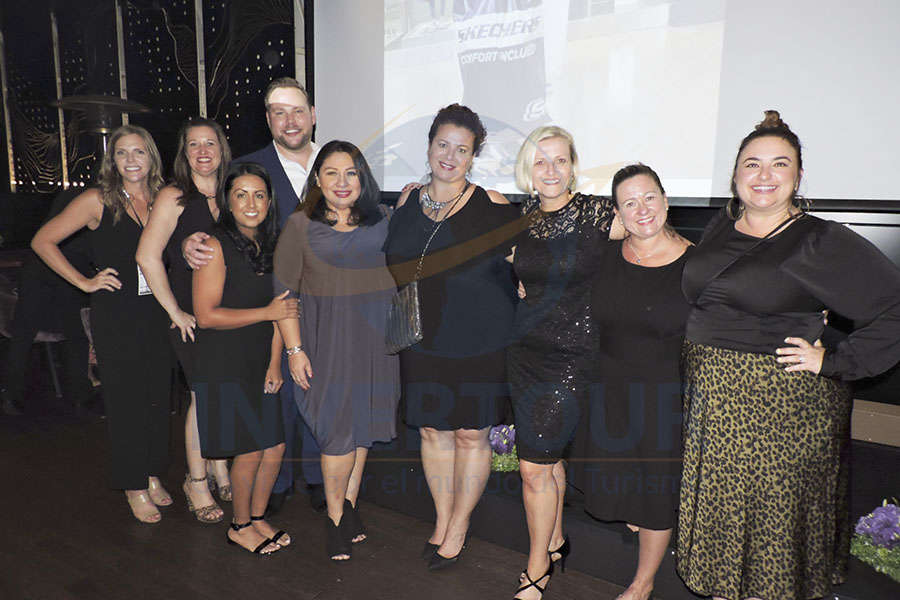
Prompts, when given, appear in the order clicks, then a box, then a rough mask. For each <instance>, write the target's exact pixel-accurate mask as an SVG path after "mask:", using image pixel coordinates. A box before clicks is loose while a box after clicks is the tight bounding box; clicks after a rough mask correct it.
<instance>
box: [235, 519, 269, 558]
mask: <svg viewBox="0 0 900 600" xmlns="http://www.w3.org/2000/svg"><path fill="white" fill-rule="evenodd" d="M229 527H231V528H232V529H234V530H235V531H240V530H241V529H245V528H247V527H250V521H247V522H246V523H240V524H238V523H234V522H232V523H230V524H229ZM225 541H227V542H228V543H229V544H230V545H232V546H237V547H238V548H240V549H241V550H246V551H247V552H252V553H253V554H258V555H259V556H268V555H269V554H274V553H276V552H278V551H279V550H281V546H279V545H278V544H275V543H274V542H272V540H270V539H269V538H266V539H264V540H263V541H262V542H260V543H259V546H257V547H256V548H254V549H253V550H250V549H249V548H245V547H244V546H242V545H241V544H239V543H237V542H236V541H234V540H233V539H231V538H230V537H229V536H228V532H227V531H226V532H225ZM270 544H273V545H274V546H275V550H270V551H269V552H263V550H264V549H265V548H266V547H267V546H269V545H270Z"/></svg>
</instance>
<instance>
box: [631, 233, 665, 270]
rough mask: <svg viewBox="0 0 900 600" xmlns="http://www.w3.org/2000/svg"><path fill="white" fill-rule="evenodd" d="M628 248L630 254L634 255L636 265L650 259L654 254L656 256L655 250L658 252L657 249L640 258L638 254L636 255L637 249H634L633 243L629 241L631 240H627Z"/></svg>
mask: <svg viewBox="0 0 900 600" xmlns="http://www.w3.org/2000/svg"><path fill="white" fill-rule="evenodd" d="M628 247H629V248H631V253H632V254H634V259H635V260H636V261H637V264H641V263H643V261H644V259H645V258H650V257H651V256H653V255H654V254H656V251H657V250H659V248H656V249H654V250H652V251H651V252H650V253H648V254H645V255H644V256H641V255H640V254H638V251H637V248H635V247H634V243H633V242H632V241H631V238H628Z"/></svg>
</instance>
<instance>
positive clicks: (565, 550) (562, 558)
mask: <svg viewBox="0 0 900 600" xmlns="http://www.w3.org/2000/svg"><path fill="white" fill-rule="evenodd" d="M571 551H572V546H571V545H570V544H569V536H566V537H565V539H564V540H563V543H562V544H560V546H559V548H557V549H556V550H550V551H549V552H548V553H547V554H549V555H550V562H551V563H557V562H558V563H559V572H560V573H565V572H566V559H567V558H568V557H569V553H570V552H571ZM554 554H559V558H553V555H554Z"/></svg>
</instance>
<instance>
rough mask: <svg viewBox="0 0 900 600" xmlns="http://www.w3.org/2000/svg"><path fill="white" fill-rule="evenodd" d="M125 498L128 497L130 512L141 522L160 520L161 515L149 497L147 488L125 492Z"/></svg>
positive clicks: (156, 521) (157, 521)
mask: <svg viewBox="0 0 900 600" xmlns="http://www.w3.org/2000/svg"><path fill="white" fill-rule="evenodd" d="M125 498H127V499H128V506H130V507H131V514H133V515H134V518H135V519H137V520H138V521H140V522H141V523H150V524H152V523H159V522H160V521H161V520H162V515H161V514H160V513H159V509H157V508H156V504H154V503H153V500H151V499H150V494H149V492H148V491H147V490H141V491H140V492H138V493H137V494H129V493H128V492H125ZM151 507H152V509H151Z"/></svg>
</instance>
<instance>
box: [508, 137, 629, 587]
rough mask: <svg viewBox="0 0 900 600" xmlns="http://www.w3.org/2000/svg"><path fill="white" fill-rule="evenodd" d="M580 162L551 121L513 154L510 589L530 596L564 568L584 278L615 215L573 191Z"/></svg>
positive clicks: (585, 337)
mask: <svg viewBox="0 0 900 600" xmlns="http://www.w3.org/2000/svg"><path fill="white" fill-rule="evenodd" d="M577 164H578V154H577V153H576V151H575V143H574V140H573V139H572V135H571V134H570V133H569V132H567V131H566V130H565V129H562V128H561V127H556V126H544V127H539V128H537V129H535V130H534V131H532V132H531V133H530V134H529V135H528V138H527V139H526V140H525V142H524V143H523V144H522V147H521V149H520V150H519V155H518V158H517V160H516V185H518V187H519V189H521V190H522V191H524V192H527V193H529V194H530V196H529V197H528V198H527V199H526V200H525V202H524V203H523V206H522V212H523V214H524V215H525V216H526V218H527V219H528V229H527V231H526V232H525V233H523V235H522V236H521V237H520V239H519V243H518V245H517V247H516V249H515V258H514V261H513V267H514V269H515V272H516V275H517V276H518V278H519V281H520V282H521V284H522V285H523V286H524V290H525V292H526V295H525V297H524V299H523V301H522V302H521V303H520V304H519V306H518V308H517V310H516V320H515V328H514V342H513V343H512V345H511V346H510V348H509V351H508V353H507V368H508V373H509V384H510V390H511V394H512V404H513V413H514V415H515V423H516V444H517V446H518V454H519V468H520V472H521V475H522V483H523V486H522V499H523V501H524V503H525V514H526V517H527V520H528V535H529V538H530V541H531V546H530V550H529V555H528V565H527V567H526V568H525V570H524V571H523V572H522V575H521V576H520V578H519V583H520V587H519V589H518V590H517V592H516V596H515V597H516V598H521V599H529V600H531V599H534V598H541V597H543V593H544V590H545V589H546V587H547V584H548V583H549V581H550V576H551V575H552V574H553V565H554V562H556V561H561V563H560V566H561V567H563V568H565V559H566V556H567V555H568V554H569V548H570V546H569V540H568V538H567V537H565V536H564V534H563V526H562V510H563V498H564V496H565V489H566V473H565V467H564V464H563V459H564V458H565V457H566V456H567V453H568V447H569V445H570V443H571V441H572V439H573V436H574V435H575V428H576V425H577V424H578V421H579V413H580V406H581V404H582V403H583V401H584V397H585V395H586V393H587V385H588V381H589V380H588V377H589V375H588V374H589V373H590V372H591V370H592V364H591V356H592V355H593V353H592V341H593V340H592V336H593V335H595V334H596V332H595V331H594V328H593V326H592V324H591V323H592V321H591V317H592V315H591V310H590V308H591V307H590V302H591V279H592V275H593V271H594V265H595V263H596V260H597V255H598V252H600V251H601V250H602V248H603V245H605V244H606V240H607V239H608V238H609V237H610V229H611V226H612V225H613V205H612V203H611V202H610V201H609V200H608V199H606V198H602V197H599V196H588V195H585V194H581V193H578V192H576V191H575V189H576V168H577ZM619 226H621V225H620V224H619Z"/></svg>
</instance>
